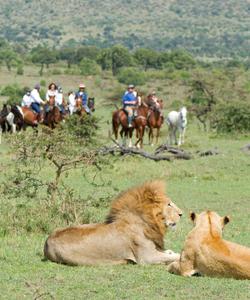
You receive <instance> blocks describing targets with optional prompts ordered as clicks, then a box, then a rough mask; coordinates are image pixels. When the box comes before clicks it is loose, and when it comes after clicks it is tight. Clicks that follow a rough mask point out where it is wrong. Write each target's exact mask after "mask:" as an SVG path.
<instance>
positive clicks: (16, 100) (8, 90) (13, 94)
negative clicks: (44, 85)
mask: <svg viewBox="0 0 250 300" xmlns="http://www.w3.org/2000/svg"><path fill="white" fill-rule="evenodd" d="M24 94H25V90H24V89H23V88H20V87H19V86H18V85H17V84H12V85H11V84H9V85H6V86H5V87H4V88H3V89H2V91H1V95H2V96H7V97H8V100H7V104H9V105H12V104H20V102H21V99H22V97H23V95H24Z"/></svg>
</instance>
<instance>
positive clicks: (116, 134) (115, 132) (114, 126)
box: [112, 120, 119, 143]
mask: <svg viewBox="0 0 250 300" xmlns="http://www.w3.org/2000/svg"><path fill="white" fill-rule="evenodd" d="M112 125H113V132H114V135H115V141H116V142H117V143H118V129H119V125H117V124H116V122H115V121H114V120H113V124H112Z"/></svg>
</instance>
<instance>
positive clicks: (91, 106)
mask: <svg viewBox="0 0 250 300" xmlns="http://www.w3.org/2000/svg"><path fill="white" fill-rule="evenodd" d="M88 107H89V109H90V110H91V111H95V98H94V97H92V98H89V99H88Z"/></svg>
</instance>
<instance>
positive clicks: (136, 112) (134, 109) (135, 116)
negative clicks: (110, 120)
mask: <svg viewBox="0 0 250 300" xmlns="http://www.w3.org/2000/svg"><path fill="white" fill-rule="evenodd" d="M121 110H122V111H123V112H124V113H125V114H126V116H128V112H127V111H126V109H125V108H124V107H123V108H122V109H121ZM137 117H138V111H137V109H136V108H133V116H132V118H133V119H135V118H137Z"/></svg>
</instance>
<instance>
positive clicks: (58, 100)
mask: <svg viewBox="0 0 250 300" xmlns="http://www.w3.org/2000/svg"><path fill="white" fill-rule="evenodd" d="M55 105H56V106H57V107H58V108H59V110H60V112H61V113H62V114H63V115H64V114H65V108H64V97H63V90H62V88H61V87H58V91H57V94H56V98H55Z"/></svg>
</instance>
